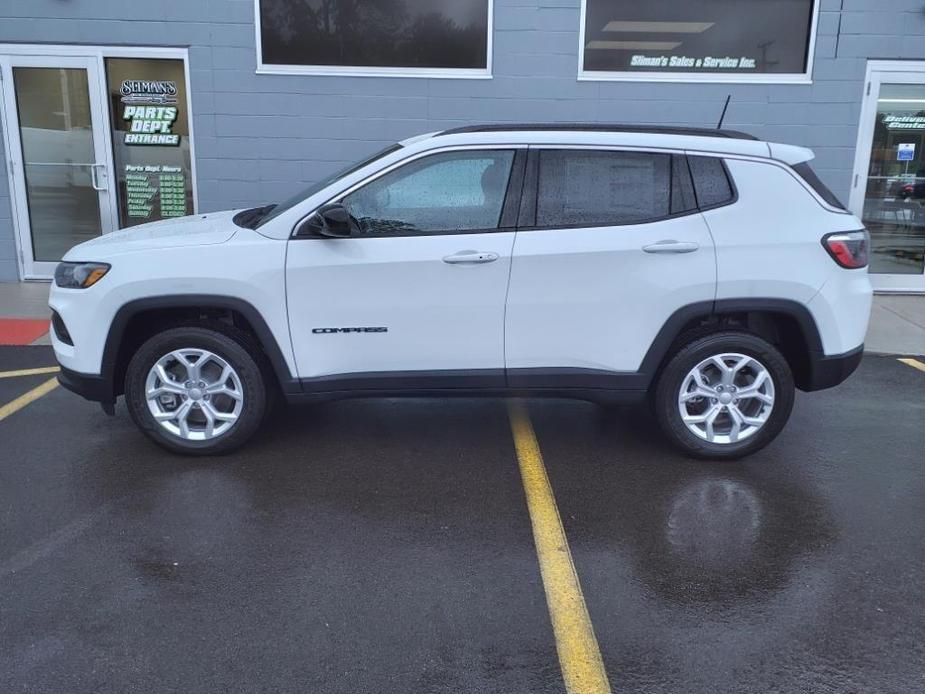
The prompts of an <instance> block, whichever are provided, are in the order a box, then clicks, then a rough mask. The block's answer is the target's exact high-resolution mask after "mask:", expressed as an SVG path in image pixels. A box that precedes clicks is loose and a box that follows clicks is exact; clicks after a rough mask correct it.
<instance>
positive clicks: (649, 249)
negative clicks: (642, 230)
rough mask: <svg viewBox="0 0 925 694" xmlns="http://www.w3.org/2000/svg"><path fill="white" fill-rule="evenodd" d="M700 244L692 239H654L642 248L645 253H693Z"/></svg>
mask: <svg viewBox="0 0 925 694" xmlns="http://www.w3.org/2000/svg"><path fill="white" fill-rule="evenodd" d="M698 248H700V246H699V245H698V244H696V243H694V242H693V241H675V240H674V239H671V240H666V241H656V242H655V243H650V244H649V245H648V246H643V247H642V250H644V251H645V252H646V253H693V252H694V251H696V250H697V249H698Z"/></svg>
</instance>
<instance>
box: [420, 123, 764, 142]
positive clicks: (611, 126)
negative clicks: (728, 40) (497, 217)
mask: <svg viewBox="0 0 925 694" xmlns="http://www.w3.org/2000/svg"><path fill="white" fill-rule="evenodd" d="M524 130H549V131H568V130H577V131H582V130H584V131H590V132H614V133H653V134H660V135H693V136H697V137H726V138H731V139H735V140H757V139H758V138H757V137H755V136H754V135H749V134H748V133H743V132H739V131H738V130H717V129H715V128H685V127H676V126H670V125H624V124H620V123H487V124H483V125H464V126H462V127H460V128H450V129H449V130H443V131H441V132H439V133H437V135H438V136H439V135H457V134H459V133H490V132H513V131H524Z"/></svg>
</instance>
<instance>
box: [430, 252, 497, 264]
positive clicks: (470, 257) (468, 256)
mask: <svg viewBox="0 0 925 694" xmlns="http://www.w3.org/2000/svg"><path fill="white" fill-rule="evenodd" d="M498 258H499V256H498V254H497V253H493V252H492V251H456V252H455V253H454V254H453V255H448V256H446V257H445V258H444V259H443V262H444V263H449V264H450V265H477V264H479V263H493V262H495V261H496V260H497V259H498Z"/></svg>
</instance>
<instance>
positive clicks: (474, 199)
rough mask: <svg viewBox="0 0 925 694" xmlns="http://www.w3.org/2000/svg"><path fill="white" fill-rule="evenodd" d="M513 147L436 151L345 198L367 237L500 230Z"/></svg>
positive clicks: (361, 230)
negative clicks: (438, 152) (507, 148)
mask: <svg viewBox="0 0 925 694" xmlns="http://www.w3.org/2000/svg"><path fill="white" fill-rule="evenodd" d="M513 161H514V152H513V150H486V151H470V150H467V151H460V152H444V153H442V154H434V155H431V156H428V157H424V158H422V159H417V160H415V161H412V162H410V163H409V164H405V165H404V166H402V167H399V168H398V169H395V170H393V171H390V172H389V173H387V174H385V175H383V176H380V177H379V178H377V179H375V180H373V181H371V182H370V183H368V184H366V185H365V186H363V187H362V188H360V189H358V190H356V191H354V192H352V193H350V194H349V195H347V196H345V197H344V199H343V201H342V202H343V203H344V205H345V206H346V207H347V210H348V211H349V212H350V214H351V215H353V216H354V217H355V218H356V219H357V221H358V222H359V224H360V234H361V235H362V236H396V235H409V234H433V233H454V232H466V231H479V230H490V229H497V228H498V225H499V222H500V220H501V211H502V209H503V207H504V198H505V193H506V191H507V184H508V179H509V178H510V175H511V165H512V163H513Z"/></svg>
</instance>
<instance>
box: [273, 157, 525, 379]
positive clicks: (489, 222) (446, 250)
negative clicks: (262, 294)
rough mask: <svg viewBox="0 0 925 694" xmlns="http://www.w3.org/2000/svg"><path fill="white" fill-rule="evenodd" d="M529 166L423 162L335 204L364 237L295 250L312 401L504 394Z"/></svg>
mask: <svg viewBox="0 0 925 694" xmlns="http://www.w3.org/2000/svg"><path fill="white" fill-rule="evenodd" d="M525 159H526V152H525V150H521V153H520V154H518V150H517V149H516V148H514V147H479V148H467V147H464V148H455V149H449V150H441V151H436V152H432V153H426V154H423V155H419V156H417V157H414V158H413V159H411V160H405V161H403V162H399V163H398V164H396V165H394V166H393V167H391V168H388V169H386V170H385V171H383V172H380V173H378V174H376V176H375V177H374V178H372V179H371V180H367V181H365V182H363V183H361V184H358V185H356V186H354V187H353V188H351V189H349V190H348V191H346V192H345V193H344V194H342V195H339V196H338V197H337V200H338V201H340V202H342V203H343V204H344V206H345V207H346V208H347V210H348V211H349V212H350V214H351V215H352V216H353V217H354V218H355V219H356V222H357V225H358V227H359V230H358V231H356V232H354V234H353V235H352V236H351V237H349V238H324V237H320V236H319V237H309V238H293V239H292V240H290V242H289V249H288V253H287V259H286V287H287V302H288V310H289V317H290V329H291V333H292V342H293V347H294V351H295V358H296V362H297V367H298V370H299V376H300V379H301V380H302V385H303V389H306V390H310V391H330V390H342V389H385V390H388V389H399V388H400V389H407V388H443V387H497V386H500V385H503V383H504V300H505V293H506V290H507V282H508V278H509V275H510V262H511V250H512V247H513V243H514V226H515V222H516V215H517V209H516V208H517V201H518V199H519V194H520V188H519V185H520V183H521V182H522V170H523V166H524V162H525ZM512 174H513V175H512ZM509 187H516V190H515V191H512V192H511V193H510V194H509V192H508V189H509ZM505 201H507V203H508V204H507V205H505Z"/></svg>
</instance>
